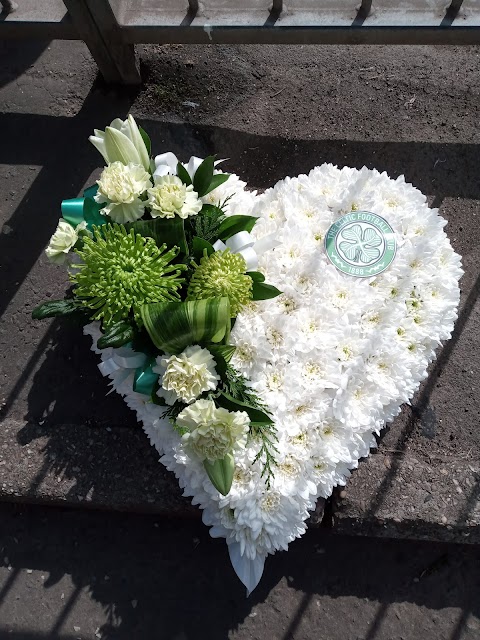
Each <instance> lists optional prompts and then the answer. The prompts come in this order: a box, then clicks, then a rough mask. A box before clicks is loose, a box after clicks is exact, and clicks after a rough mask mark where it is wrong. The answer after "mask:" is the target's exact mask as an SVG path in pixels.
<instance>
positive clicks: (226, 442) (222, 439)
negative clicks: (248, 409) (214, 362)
mask: <svg viewBox="0 0 480 640" xmlns="http://www.w3.org/2000/svg"><path fill="white" fill-rule="evenodd" d="M176 423H177V425H178V426H179V427H181V428H183V429H187V430H188V431H187V433H185V434H184V435H183V436H182V441H183V443H184V444H185V446H186V447H187V449H188V450H190V451H193V453H194V454H195V455H196V456H197V457H198V458H199V459H200V460H208V461H209V462H214V461H215V460H219V459H222V458H224V457H225V456H226V455H227V453H230V452H232V451H235V450H237V449H241V448H242V447H244V446H245V443H246V441H247V434H248V427H249V424H250V419H249V417H248V414H247V413H245V412H244V411H227V409H223V408H222V407H216V406H215V403H214V402H213V400H197V401H196V402H194V403H193V404H192V405H190V406H189V407H187V408H186V409H184V410H183V411H182V412H181V413H180V414H179V415H178V417H177V419H176Z"/></svg>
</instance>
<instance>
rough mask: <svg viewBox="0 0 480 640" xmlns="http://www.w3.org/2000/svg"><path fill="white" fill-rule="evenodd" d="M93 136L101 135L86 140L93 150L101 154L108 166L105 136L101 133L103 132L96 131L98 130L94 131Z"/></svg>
mask: <svg viewBox="0 0 480 640" xmlns="http://www.w3.org/2000/svg"><path fill="white" fill-rule="evenodd" d="M95 134H102V135H101V136H100V135H94V136H89V138H88V139H89V140H90V142H91V143H92V144H93V146H94V147H95V149H96V150H97V151H99V152H100V153H101V154H102V156H103V159H104V160H105V162H106V163H107V164H108V156H107V150H106V149H105V134H104V133H103V131H98V129H95Z"/></svg>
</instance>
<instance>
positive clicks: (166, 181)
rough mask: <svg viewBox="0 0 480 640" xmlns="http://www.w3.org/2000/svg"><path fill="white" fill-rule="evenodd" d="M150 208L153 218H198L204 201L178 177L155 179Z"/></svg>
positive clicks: (149, 192)
mask: <svg viewBox="0 0 480 640" xmlns="http://www.w3.org/2000/svg"><path fill="white" fill-rule="evenodd" d="M147 193H148V206H149V207H150V209H151V215H152V218H174V217H175V216H178V217H179V218H184V219H185V218H188V216H196V215H197V213H198V212H199V211H200V209H201V208H202V201H201V200H199V199H198V194H197V192H196V191H194V190H193V187H192V185H191V184H190V185H188V186H187V185H186V184H184V183H183V182H182V181H181V180H180V178H178V177H177V176H171V175H165V176H157V177H155V184H154V185H153V187H152V188H151V189H149V190H148V192H147Z"/></svg>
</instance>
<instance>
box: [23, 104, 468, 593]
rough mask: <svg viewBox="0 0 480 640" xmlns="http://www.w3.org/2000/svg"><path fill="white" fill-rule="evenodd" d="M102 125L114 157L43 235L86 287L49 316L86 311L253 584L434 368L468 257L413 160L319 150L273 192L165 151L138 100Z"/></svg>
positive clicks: (125, 388) (211, 162) (119, 380)
mask: <svg viewBox="0 0 480 640" xmlns="http://www.w3.org/2000/svg"><path fill="white" fill-rule="evenodd" d="M90 140H91V142H92V143H93V144H94V145H95V146H96V148H97V149H98V150H99V151H100V152H101V153H102V155H103V157H104V159H105V161H106V163H107V166H106V167H105V168H104V169H103V171H102V174H101V176H100V179H99V180H98V181H97V184H96V185H95V186H94V187H91V188H89V189H87V190H86V192H85V193H84V197H83V198H76V199H74V200H65V201H63V203H62V215H63V217H62V218H61V220H60V221H59V224H58V228H57V230H56V232H55V234H54V235H53V236H52V239H51V241H50V244H49V246H48V248H47V251H46V252H47V255H48V256H49V258H50V259H51V260H52V261H53V262H56V263H60V264H66V265H67V266H68V268H69V273H70V280H71V282H72V283H73V289H72V291H71V294H70V295H69V296H68V297H67V298H66V299H65V300H58V301H53V302H52V301H49V302H47V303H45V304H43V305H40V306H39V307H37V308H36V309H35V311H34V312H33V317H34V318H37V319H40V318H45V317H53V316H59V315H71V314H77V315H78V314H80V315H82V316H83V318H84V320H85V325H86V326H85V329H84V331H85V333H87V334H89V335H91V336H92V338H93V346H92V349H93V350H94V351H95V352H96V353H98V354H99V355H100V356H101V360H102V362H101V364H100V365H99V368H100V371H101V372H102V374H103V375H106V376H108V377H109V378H110V379H111V382H112V386H113V388H114V389H115V390H116V391H117V392H118V393H120V394H121V395H122V396H123V398H124V400H125V402H126V403H127V405H128V406H129V407H130V408H131V409H132V410H134V411H136V413H137V417H138V420H139V421H140V422H141V423H142V424H143V428H144V430H145V432H146V434H147V435H148V437H149V439H150V441H151V443H152V444H153V445H154V446H155V447H156V448H157V450H158V452H159V454H160V456H161V458H160V460H161V462H162V463H163V464H164V465H165V466H166V467H167V469H169V470H170V471H173V472H174V473H175V475H176V477H177V478H178V481H179V484H180V486H181V488H182V489H183V491H184V495H185V496H191V497H192V503H193V504H197V505H199V506H200V508H201V509H202V510H203V521H204V523H205V524H207V525H208V526H210V527H211V529H210V533H211V535H212V536H214V537H224V538H225V539H226V541H227V544H228V549H229V552H230V558H231V561H232V564H233V567H234V569H235V571H236V572H237V574H238V576H239V578H240V579H241V580H242V582H243V583H244V584H245V585H246V587H247V590H248V592H251V591H252V590H253V589H254V588H255V586H256V585H257V584H258V582H259V580H260V578H261V576H262V573H263V567H264V563H265V558H266V556H267V555H268V554H269V553H274V552H275V551H276V550H277V549H287V547H288V544H289V542H291V541H292V540H294V539H295V538H297V537H299V536H301V535H302V534H303V533H304V532H305V528H306V524H305V523H306V520H307V518H308V516H309V512H310V511H312V510H313V509H314V508H315V504H316V501H317V499H318V498H319V497H328V496H329V495H330V494H331V492H332V490H333V487H335V486H336V485H343V484H345V481H346V479H347V478H348V476H349V475H350V470H351V469H353V468H355V467H356V466H357V465H358V461H359V459H360V458H362V457H365V456H367V455H368V453H369V450H370V448H371V447H374V446H375V445H376V441H375V437H374V435H375V434H378V433H379V432H380V430H381V429H382V428H383V427H384V426H385V424H386V423H387V422H389V421H391V420H392V419H393V418H394V417H395V416H396V415H397V414H398V413H399V411H400V407H401V405H402V403H404V402H408V400H409V399H410V398H411V397H412V395H413V394H414V392H415V390H416V389H417V388H418V385H419V383H420V381H421V380H422V379H423V378H425V376H426V375H427V367H428V364H429V362H431V361H432V360H433V359H434V357H435V349H436V348H437V347H438V346H439V345H440V344H441V342H442V340H446V339H447V338H449V336H450V334H451V331H452V329H453V324H454V321H455V319H456V316H457V307H458V301H459V287H458V281H459V278H460V277H461V275H462V269H461V266H460V257H459V256H458V255H457V254H456V253H455V252H454V251H453V249H452V247H451V245H450V242H449V240H448V238H447V236H446V234H445V232H444V230H443V228H444V226H445V224H446V221H445V220H444V219H443V218H441V217H440V216H439V215H438V212H437V210H435V209H430V208H429V207H428V204H427V202H426V198H425V196H423V195H422V194H421V193H420V192H419V191H418V190H417V189H415V188H414V187H412V186H411V185H409V184H406V183H405V180H404V178H403V176H401V177H400V178H398V179H397V180H391V179H390V178H389V177H388V176H387V175H386V174H385V173H382V174H380V173H378V172H377V171H371V170H368V169H366V168H364V169H362V170H360V171H359V170H356V169H350V168H343V169H338V168H337V167H335V166H333V165H322V166H321V167H316V168H315V169H313V170H312V171H311V172H310V173H309V174H308V175H301V176H299V177H297V178H285V179H284V180H282V181H280V182H279V183H277V184H276V185H275V187H274V188H272V189H269V190H268V191H266V192H265V193H264V194H263V195H260V196H257V195H256V194H255V193H254V192H249V191H246V190H245V186H246V184H245V183H244V182H242V181H241V180H240V179H239V178H238V177H237V176H235V175H230V174H224V173H220V172H219V171H218V170H217V169H216V168H215V167H216V165H217V164H218V161H215V159H214V157H213V156H209V157H208V158H206V159H205V160H200V159H198V158H195V157H192V158H191V159H190V161H189V162H188V163H187V164H182V163H181V162H179V161H178V160H177V158H176V157H175V156H174V155H173V154H172V153H164V154H162V155H160V156H156V157H155V159H154V160H152V159H151V145H150V140H149V138H148V136H147V134H146V133H145V132H144V131H143V130H142V129H141V128H140V127H138V126H137V124H136V123H135V121H134V119H133V118H132V117H131V116H129V118H128V119H127V120H125V121H122V120H118V119H117V120H114V121H113V122H112V124H111V125H110V127H107V128H106V130H105V131H99V130H95V134H94V135H93V136H92V137H91V138H90ZM266 280H268V281H270V282H272V283H273V284H267V283H266Z"/></svg>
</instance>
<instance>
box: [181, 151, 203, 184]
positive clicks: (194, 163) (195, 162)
mask: <svg viewBox="0 0 480 640" xmlns="http://www.w3.org/2000/svg"><path fill="white" fill-rule="evenodd" d="M202 162H203V158H197V156H192V157H191V158H190V160H189V161H188V164H187V166H186V167H185V169H186V170H187V171H188V175H189V176H190V178H191V179H192V180H193V177H194V175H195V173H196V171H197V169H198V167H199V166H200V165H201V164H202ZM184 166H185V165H184Z"/></svg>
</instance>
